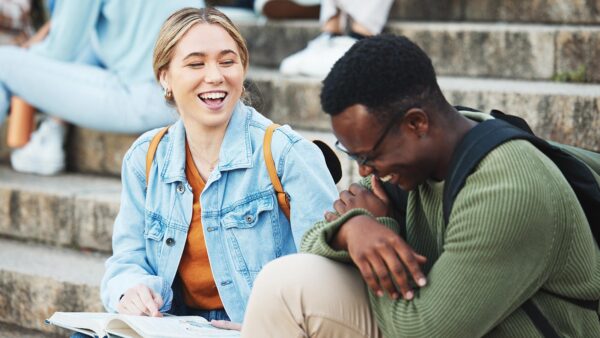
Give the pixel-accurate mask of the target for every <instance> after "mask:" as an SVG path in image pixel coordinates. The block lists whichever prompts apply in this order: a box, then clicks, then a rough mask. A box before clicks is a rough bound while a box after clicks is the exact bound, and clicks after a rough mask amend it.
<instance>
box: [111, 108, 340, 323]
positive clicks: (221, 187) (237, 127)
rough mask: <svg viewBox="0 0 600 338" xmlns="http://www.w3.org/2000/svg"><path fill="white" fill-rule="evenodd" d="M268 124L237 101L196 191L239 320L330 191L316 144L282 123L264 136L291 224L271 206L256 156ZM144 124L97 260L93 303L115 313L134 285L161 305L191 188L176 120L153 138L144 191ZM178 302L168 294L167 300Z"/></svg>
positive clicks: (188, 213) (222, 285)
mask: <svg viewBox="0 0 600 338" xmlns="http://www.w3.org/2000/svg"><path fill="white" fill-rule="evenodd" d="M270 124H271V121H270V120H268V119H267V118H265V117H264V116H262V115H261V114H259V113H258V112H256V111H255V110H254V109H253V108H250V107H247V106H245V105H244V104H242V103H239V104H237V106H236V108H235V110H234V112H233V115H232V117H231V120H230V121H229V124H228V126H227V130H226V132H225V137H224V139H223V143H222V145H221V152H220V156H219V164H218V166H217V168H215V170H213V172H212V173H211V174H210V176H209V177H208V179H207V181H206V186H205V188H204V191H203V192H202V194H201V195H200V203H201V206H202V226H203V230H204V236H205V242H206V247H207V250H208V256H209V260H210V263H211V268H212V273H213V277H214V279H215V283H216V285H217V288H218V291H219V295H220V297H221V300H222V302H223V305H224V307H225V310H226V312H227V314H228V315H229V317H230V318H231V320H232V321H234V322H239V323H241V322H242V319H243V317H244V311H245V309H246V303H247V301H248V297H249V295H250V291H251V288H252V284H253V282H254V279H255V278H256V276H257V274H258V272H259V271H260V270H261V268H262V267H263V266H264V265H265V264H266V263H267V262H269V261H271V260H273V259H276V258H278V257H281V256H284V255H287V254H291V253H294V252H296V251H297V248H299V247H300V241H301V239H302V236H303V234H304V233H305V232H306V230H308V229H309V228H310V227H311V226H312V225H313V224H314V223H315V222H316V221H318V220H320V219H322V217H323V213H324V211H325V210H329V209H330V208H331V206H332V204H333V202H334V200H335V199H336V198H337V196H338V194H337V189H336V187H335V184H334V183H333V180H332V178H331V176H330V174H329V171H328V170H327V166H326V164H325V160H324V159H323V155H322V153H321V152H320V150H319V149H318V148H317V147H316V146H315V145H314V144H313V143H312V142H309V141H307V140H305V139H303V138H302V137H301V136H300V135H298V134H297V133H296V132H294V131H292V130H291V129H290V128H289V127H288V126H283V127H281V128H279V129H277V130H276V131H275V133H274V135H273V140H272V153H273V159H274V161H275V166H276V168H277V173H278V176H279V177H280V179H281V182H282V184H283V187H284V189H285V190H286V192H287V193H288V194H289V195H290V204H291V222H288V220H287V219H286V217H285V215H284V214H283V212H282V211H281V209H280V208H279V206H278V204H277V199H276V196H275V192H274V191H273V186H272V184H271V181H270V179H269V175H268V172H267V168H266V165H265V163H264V157H263V146H262V144H263V137H264V132H265V129H266V127H267V126H268V125H270ZM157 132H158V129H157V130H153V131H150V132H147V133H145V134H144V135H142V136H141V137H140V138H139V139H138V140H137V141H135V142H134V144H133V145H132V146H131V148H130V149H129V151H128V152H127V154H126V155H125V158H124V160H123V168H122V178H121V179H122V184H123V190H122V193H121V206H120V211H119V214H118V216H117V219H116V221H115V225H114V233H113V256H112V257H111V258H109V259H108V260H107V262H106V273H105V276H104V278H103V281H102V286H101V293H102V301H103V303H104V306H105V307H106V309H107V310H108V311H115V310H116V307H117V304H118V301H119V297H120V295H121V294H123V293H124V292H125V291H126V290H127V289H129V288H131V287H133V286H135V285H137V284H139V283H143V284H145V285H147V286H148V287H150V288H151V289H153V290H154V291H155V292H157V293H159V294H160V295H161V296H162V298H163V300H164V305H163V307H162V308H161V309H160V310H161V311H163V312H166V311H168V310H169V309H170V308H171V305H172V303H173V289H172V285H173V282H174V280H175V276H176V273H177V268H178V265H179V260H180V258H181V254H182V252H183V249H184V246H185V243H186V238H187V230H188V227H189V224H190V221H191V217H192V204H193V194H192V191H191V186H190V184H189V183H188V182H187V180H186V175H185V129H184V126H183V123H182V122H181V121H178V122H177V123H175V124H174V125H173V126H171V127H170V129H169V132H168V133H167V134H166V135H165V136H164V137H163V139H162V141H161V142H160V144H159V146H158V149H157V151H156V155H155V158H154V161H153V163H152V166H151V169H150V176H149V177H150V178H149V183H148V187H147V188H146V179H145V176H146V174H145V169H146V168H145V167H146V163H145V162H146V154H147V151H148V146H149V143H150V141H151V139H152V137H153V136H154V135H155V134H156V133H157ZM176 302H177V300H176Z"/></svg>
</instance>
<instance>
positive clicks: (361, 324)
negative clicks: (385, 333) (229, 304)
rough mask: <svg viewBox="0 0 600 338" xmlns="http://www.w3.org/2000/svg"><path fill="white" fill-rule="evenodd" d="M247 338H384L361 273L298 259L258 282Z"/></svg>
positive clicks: (276, 265) (271, 267) (272, 268)
mask: <svg viewBox="0 0 600 338" xmlns="http://www.w3.org/2000/svg"><path fill="white" fill-rule="evenodd" d="M242 337H290V338H295V337H332V338H335V337H340V338H342V337H344V338H354V337H361V338H364V337H381V333H380V332H379V329H378V328H377V324H376V322H375V318H374V316H373V313H372V312H371V308H370V305H369V298H368V294H367V289H366V285H365V283H364V282H363V280H362V278H361V275H360V273H359V272H358V270H357V269H356V268H355V267H353V266H351V265H346V264H342V263H337V262H334V261H332V260H329V259H327V258H324V257H320V256H316V255H309V254H296V255H290V256H285V257H282V258H279V259H277V260H275V261H273V262H271V263H269V264H268V265H267V266H265V268H264V269H263V270H262V271H261V272H260V274H259V275H258V277H257V279H256V281H255V282H254V286H253V290H252V294H251V296H250V300H249V301H248V307H247V309H246V316H245V318H244V324H243V327H242Z"/></svg>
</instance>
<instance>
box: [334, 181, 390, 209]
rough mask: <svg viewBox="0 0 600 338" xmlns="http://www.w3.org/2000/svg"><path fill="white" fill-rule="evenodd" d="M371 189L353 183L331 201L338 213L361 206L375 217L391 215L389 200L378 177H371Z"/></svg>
mask: <svg viewBox="0 0 600 338" xmlns="http://www.w3.org/2000/svg"><path fill="white" fill-rule="evenodd" d="M371 186H372V187H373V191H370V190H369V189H367V188H365V187H363V186H361V185H359V184H356V183H353V184H352V185H350V188H348V190H344V191H342V192H341V193H340V198H339V199H338V200H337V201H335V202H334V203H333V208H334V209H335V211H337V212H338V213H339V214H340V215H341V214H344V213H345V212H346V211H348V210H352V209H355V208H363V209H367V210H369V212H370V213H371V214H373V216H375V217H383V216H392V212H391V209H392V208H390V201H389V199H388V197H387V194H386V193H385V190H384V189H383V186H382V185H381V182H380V181H379V179H378V178H377V177H375V176H372V177H371Z"/></svg>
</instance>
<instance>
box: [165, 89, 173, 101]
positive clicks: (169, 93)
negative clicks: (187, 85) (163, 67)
mask: <svg viewBox="0 0 600 338" xmlns="http://www.w3.org/2000/svg"><path fill="white" fill-rule="evenodd" d="M164 95H165V99H167V100H168V101H171V100H173V91H171V90H169V89H167V88H165V89H164Z"/></svg>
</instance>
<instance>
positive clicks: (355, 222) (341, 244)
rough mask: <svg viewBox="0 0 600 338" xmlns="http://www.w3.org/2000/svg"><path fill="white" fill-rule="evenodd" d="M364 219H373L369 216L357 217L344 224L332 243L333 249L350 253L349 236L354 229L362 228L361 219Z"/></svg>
mask: <svg viewBox="0 0 600 338" xmlns="http://www.w3.org/2000/svg"><path fill="white" fill-rule="evenodd" d="M364 218H371V217H370V216H368V215H356V216H354V217H352V218H350V219H349V220H347V221H346V222H345V223H344V224H342V225H341V226H340V227H339V229H338V231H337V233H336V234H335V236H334V237H333V240H332V241H331V247H332V248H333V249H335V250H344V251H348V234H349V233H350V232H351V231H352V229H353V228H354V227H356V226H360V223H361V219H364Z"/></svg>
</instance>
